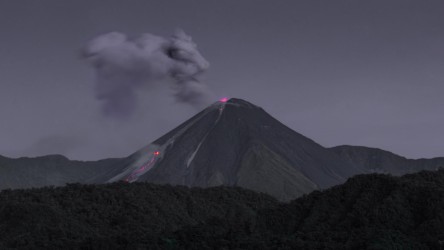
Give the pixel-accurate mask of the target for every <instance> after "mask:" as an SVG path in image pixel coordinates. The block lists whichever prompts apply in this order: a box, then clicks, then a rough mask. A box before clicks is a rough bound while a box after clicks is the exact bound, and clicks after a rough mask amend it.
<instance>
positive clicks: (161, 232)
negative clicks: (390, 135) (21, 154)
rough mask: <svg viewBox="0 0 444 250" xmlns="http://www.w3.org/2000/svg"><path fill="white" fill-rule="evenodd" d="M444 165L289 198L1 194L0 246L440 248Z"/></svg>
mask: <svg viewBox="0 0 444 250" xmlns="http://www.w3.org/2000/svg"><path fill="white" fill-rule="evenodd" d="M443 244H444V170H440V171H434V172H426V171H424V172H420V173H417V174H410V175H405V176H403V177H392V176H388V175H382V174H371V175H360V176H356V177H353V178H351V179H349V180H348V181H347V182H346V183H345V184H343V185H339V186H335V187H333V188H330V189H328V190H324V191H314V192H312V193H311V194H309V195H305V196H303V197H301V198H299V199H296V200H294V201H292V202H290V203H279V202H278V201H276V200H275V199H274V198H271V197H270V196H267V195H265V194H258V193H255V192H252V191H248V190H244V189H241V188H228V187H216V188H209V189H200V188H187V187H183V186H177V187H173V186H169V185H163V186H161V185H154V184H149V183H132V184H127V183H113V184H107V185H96V186H94V185H80V184H71V185H68V186H66V187H57V188H52V187H47V188H40V189H31V190H7V191H3V192H1V193H0V248H1V249H4V248H8V247H18V248H22V249H25V248H30V249H39V248H40V249H52V248H54V249H58V248H62V247H63V248H67V249H70V248H73V249H111V248H120V249H441V247H443V248H444V246H443Z"/></svg>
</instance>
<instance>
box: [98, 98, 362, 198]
mask: <svg viewBox="0 0 444 250" xmlns="http://www.w3.org/2000/svg"><path fill="white" fill-rule="evenodd" d="M365 172H366V171H365V169H361V168H355V167H353V166H352V165H351V164H350V163H349V162H347V161H344V160H342V159H341V158H340V157H339V156H338V155H337V154H335V153H334V152H331V151H330V150H328V149H326V148H324V147H322V146H320V145H319V144H317V143H315V142H314V141H312V140H310V139H309V138H307V137H304V136H303V135H301V134H299V133H297V132H295V131H293V130H291V129H290V128H288V127H286V126H285V125H283V124H282V123H280V122H279V121H277V120H276V119H274V118H273V117H271V116H270V115H269V114H267V113H266V112H265V111H264V110H263V109H262V108H260V107H257V106H255V105H253V104H251V103H249V102H247V101H244V100H241V99H235V98H232V99H229V100H224V101H220V102H216V103H214V104H213V105H211V106H209V107H208V108H206V109H204V110H203V111H201V112H200V113H198V114H197V115H195V116H194V117H192V118H191V119H189V120H188V121H186V122H184V123H183V124H181V125H180V126H178V127H177V128H175V129H173V130H172V131H170V132H169V133H167V134H165V135H164V136H162V137H160V138H159V139H157V140H156V141H154V142H153V143H151V144H149V145H147V146H146V147H144V148H142V149H140V150H139V151H137V152H136V153H134V154H132V155H131V156H129V157H128V158H126V159H124V163H119V164H116V165H115V166H113V168H112V169H111V170H110V171H109V172H107V173H106V174H103V175H101V176H99V177H97V178H96V179H95V180H94V182H95V183H104V182H114V181H127V182H134V181H148V182H153V183H168V184H172V185H186V186H199V187H211V186H217V185H227V186H240V187H244V188H248V189H252V190H255V191H259V192H264V193H268V194H271V195H273V196H275V197H277V198H279V199H281V200H290V199H293V198H296V197H298V196H300V195H302V194H304V193H308V192H310V191H313V190H315V189H319V188H326V187H330V186H332V185H336V184H339V183H342V182H344V181H345V180H346V179H347V178H348V177H350V176H352V175H355V174H359V173H365Z"/></svg>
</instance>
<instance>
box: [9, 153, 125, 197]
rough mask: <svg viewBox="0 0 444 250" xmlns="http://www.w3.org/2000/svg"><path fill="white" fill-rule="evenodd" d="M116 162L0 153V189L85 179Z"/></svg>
mask: <svg viewBox="0 0 444 250" xmlns="http://www.w3.org/2000/svg"><path fill="white" fill-rule="evenodd" d="M119 161H120V160H119V159H106V160H100V161H71V160H69V159H68V158H66V157H64V156H61V155H48V156H41V157H35V158H28V157H22V158H17V159H13V158H7V157H3V156H0V190H1V189H5V188H29V187H42V186H51V185H54V186H60V185H65V184H66V183H73V182H86V181H87V180H89V179H92V178H95V177H96V176H97V175H101V174H103V173H104V172H106V171H108V170H109V168H110V166H112V165H114V164H116V163H118V162H119Z"/></svg>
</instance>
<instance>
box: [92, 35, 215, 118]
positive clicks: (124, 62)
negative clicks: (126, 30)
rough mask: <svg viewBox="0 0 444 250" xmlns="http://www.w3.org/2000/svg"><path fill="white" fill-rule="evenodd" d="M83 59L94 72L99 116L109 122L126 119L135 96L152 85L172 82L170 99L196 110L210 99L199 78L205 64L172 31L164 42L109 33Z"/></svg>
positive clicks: (182, 37)
mask: <svg viewBox="0 0 444 250" xmlns="http://www.w3.org/2000/svg"><path fill="white" fill-rule="evenodd" d="M83 57H84V58H85V59H87V60H88V61H89V62H90V63H91V65H92V66H93V67H94V68H95V71H96V75H97V76H96V77H97V83H96V86H95V93H96V98H97V99H99V100H101V101H102V104H103V106H102V111H103V112H104V114H105V115H108V116H113V117H119V118H123V117H128V116H130V115H131V114H132V112H133V111H134V110H135V108H136V107H137V104H138V102H137V95H136V93H137V91H139V90H140V89H141V87H143V86H149V85H152V84H154V83H156V82H160V81H165V82H173V88H174V90H175V93H174V96H175V99H176V100H177V101H179V102H183V103H188V104H191V105H193V106H195V107H198V108H201V107H202V106H204V105H207V104H208V103H210V102H211V100H212V94H211V91H210V90H209V88H208V86H207V85H205V84H203V83H201V82H200V81H199V75H200V74H202V73H203V72H204V71H205V70H206V69H207V68H208V67H209V63H208V62H207V61H206V60H205V58H203V57H202V55H201V54H200V53H199V51H198V50H197V46H196V44H195V43H194V42H193V41H192V39H191V37H190V36H188V35H187V34H185V32H184V31H182V30H177V31H176V32H175V33H174V34H173V35H172V36H171V37H169V38H165V37H160V36H156V35H152V34H148V33H147V34H142V35H140V36H138V37H135V38H128V37H127V36H126V35H125V34H122V33H119V32H111V33H108V34H104V35H100V36H98V37H96V38H95V39H93V40H92V41H90V42H89V43H88V44H87V46H86V47H85V49H84V50H83Z"/></svg>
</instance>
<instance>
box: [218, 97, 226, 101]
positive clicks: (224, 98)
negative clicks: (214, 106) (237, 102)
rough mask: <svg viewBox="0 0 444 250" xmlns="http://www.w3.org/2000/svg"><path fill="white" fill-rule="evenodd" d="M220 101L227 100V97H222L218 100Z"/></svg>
mask: <svg viewBox="0 0 444 250" xmlns="http://www.w3.org/2000/svg"><path fill="white" fill-rule="evenodd" d="M219 101H220V102H227V101H228V97H223V98H221V99H220V100H219Z"/></svg>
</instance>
